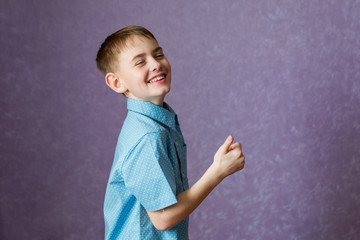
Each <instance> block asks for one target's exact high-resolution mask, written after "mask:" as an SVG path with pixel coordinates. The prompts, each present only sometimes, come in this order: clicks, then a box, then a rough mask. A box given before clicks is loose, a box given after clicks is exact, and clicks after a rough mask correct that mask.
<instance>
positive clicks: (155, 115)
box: [127, 98, 177, 129]
mask: <svg viewBox="0 0 360 240" xmlns="http://www.w3.org/2000/svg"><path fill="white" fill-rule="evenodd" d="M127 109H128V110H129V111H133V112H137V113H139V114H142V115H145V116H147V117H149V118H152V119H154V120H155V121H158V122H161V123H163V124H165V125H166V126H168V127H170V128H173V129H176V124H177V116H176V113H175V112H174V110H173V109H172V108H171V107H170V106H169V105H168V104H167V103H165V102H164V105H163V107H159V106H157V105H155V104H153V103H150V102H144V101H139V100H135V99H131V98H128V99H127Z"/></svg>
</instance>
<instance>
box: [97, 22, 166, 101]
mask: <svg viewBox="0 0 360 240" xmlns="http://www.w3.org/2000/svg"><path fill="white" fill-rule="evenodd" d="M96 62H97V66H98V68H99V70H100V71H101V72H102V73H103V74H104V75H105V81H106V84H107V85H108V86H109V87H110V88H112V89H113V90H114V91H116V92H118V93H123V94H124V95H125V96H127V97H129V98H133V99H137V100H142V101H148V102H152V103H154V104H157V105H162V103H163V99H164V97H165V95H166V94H167V93H168V92H169V91H170V83H171V66H170V63H169V62H168V60H167V59H166V57H165V55H164V53H163V51H162V48H161V47H160V46H159V44H158V42H157V40H156V38H155V37H154V35H153V34H152V33H151V32H150V31H148V30H147V29H145V28H144V27H141V26H128V27H125V28H123V29H120V30H119V31H117V32H115V33H113V34H111V35H110V36H108V37H107V38H106V39H105V41H104V42H103V43H102V45H101V47H100V49H99V51H98V53H97V57H96Z"/></svg>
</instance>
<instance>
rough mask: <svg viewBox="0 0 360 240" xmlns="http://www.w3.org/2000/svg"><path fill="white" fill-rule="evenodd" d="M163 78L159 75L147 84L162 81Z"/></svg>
mask: <svg viewBox="0 0 360 240" xmlns="http://www.w3.org/2000/svg"><path fill="white" fill-rule="evenodd" d="M164 78H165V77H164V75H161V76H158V77H156V78H154V79H152V80H151V81H149V83H153V82H157V81H160V80H162V79H164Z"/></svg>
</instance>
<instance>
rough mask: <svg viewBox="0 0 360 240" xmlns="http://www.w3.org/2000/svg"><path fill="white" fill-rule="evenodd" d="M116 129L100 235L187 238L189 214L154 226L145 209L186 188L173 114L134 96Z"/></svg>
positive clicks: (183, 157)
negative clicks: (169, 224) (168, 226)
mask: <svg viewBox="0 0 360 240" xmlns="http://www.w3.org/2000/svg"><path fill="white" fill-rule="evenodd" d="M127 108H128V114H127V116H126V119H125V121H124V124H123V127H122V130H121V132H120V135H119V138H118V142H117V146H116V150H115V156H114V162H113V165H112V168H111V172H110V176H109V181H108V184H107V188H106V194H105V202H104V218H105V239H106V240H115V239H139V240H140V239H141V240H143V239H154V240H156V239H166V240H168V239H169V240H171V239H181V240H183V239H188V218H186V219H184V220H183V221H182V222H180V223H179V224H178V225H176V226H175V227H173V228H172V229H169V230H167V231H159V230H157V229H156V228H155V227H154V226H153V225H152V223H151V221H150V219H149V216H148V214H147V212H146V210H147V211H157V210H161V209H164V208H166V207H168V206H171V205H173V204H175V203H177V199H176V196H177V195H178V194H180V193H182V192H183V191H185V190H186V189H188V179H187V171H186V145H185V142H184V138H183V136H182V133H181V130H180V126H179V123H178V120H177V116H176V114H175V112H174V111H173V110H172V109H171V107H170V106H169V105H168V104H166V103H164V106H163V107H159V106H156V105H154V104H152V103H149V102H143V101H138V100H134V99H128V100H127Z"/></svg>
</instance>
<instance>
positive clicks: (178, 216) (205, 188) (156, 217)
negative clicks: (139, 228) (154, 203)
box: [147, 136, 245, 231]
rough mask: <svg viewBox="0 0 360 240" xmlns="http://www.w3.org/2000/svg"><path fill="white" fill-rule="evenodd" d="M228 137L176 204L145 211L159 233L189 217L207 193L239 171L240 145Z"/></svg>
mask: <svg viewBox="0 0 360 240" xmlns="http://www.w3.org/2000/svg"><path fill="white" fill-rule="evenodd" d="M233 140H234V139H233V137H232V136H229V137H228V138H227V139H226V141H225V143H224V144H223V145H222V146H221V147H220V148H219V150H218V151H217V152H216V154H215V156H214V162H213V164H211V166H210V167H209V168H208V169H207V170H206V172H205V173H204V175H203V176H202V177H201V178H200V179H199V180H198V181H197V182H196V183H195V184H194V185H193V186H192V187H191V188H189V189H188V190H186V191H184V192H182V193H181V194H179V195H178V196H177V197H176V198H177V201H178V202H177V203H176V204H174V205H172V206H169V207H167V208H165V209H163V210H159V211H154V212H150V211H147V213H148V215H149V218H150V220H151V222H152V223H153V225H154V226H155V227H156V228H157V229H158V230H160V231H165V230H168V229H170V228H172V227H174V226H175V225H176V224H178V223H180V222H181V221H182V220H183V219H185V218H186V217H187V216H189V215H190V213H192V212H193V211H194V210H195V209H196V208H197V207H198V206H199V205H200V203H201V202H202V201H203V200H204V199H205V198H206V197H207V196H208V195H209V193H210V192H211V191H212V190H213V189H214V188H215V187H216V186H217V185H218V184H219V183H220V182H221V181H222V180H223V179H224V178H225V177H227V176H229V175H231V174H233V173H235V172H237V171H239V170H241V169H243V168H244V165H245V157H244V155H243V154H242V151H241V145H240V143H238V142H237V143H234V144H232V142H233Z"/></svg>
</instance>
